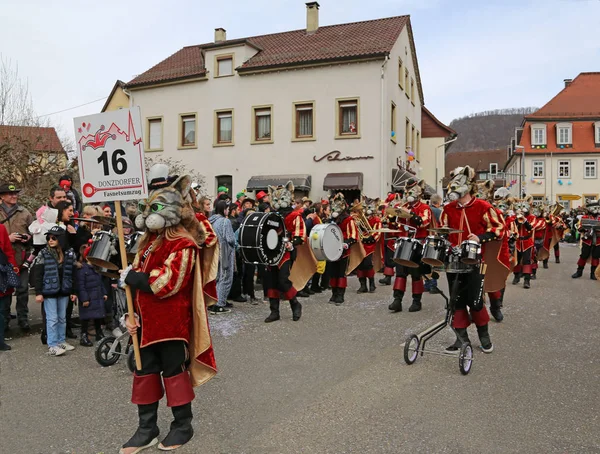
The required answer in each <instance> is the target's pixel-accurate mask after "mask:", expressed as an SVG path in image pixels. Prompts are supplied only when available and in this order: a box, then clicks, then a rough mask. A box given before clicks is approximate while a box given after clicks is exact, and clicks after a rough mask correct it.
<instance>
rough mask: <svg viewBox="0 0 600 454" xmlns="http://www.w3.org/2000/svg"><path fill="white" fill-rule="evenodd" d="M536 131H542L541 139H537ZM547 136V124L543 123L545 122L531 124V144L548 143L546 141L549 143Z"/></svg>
mask: <svg viewBox="0 0 600 454" xmlns="http://www.w3.org/2000/svg"><path fill="white" fill-rule="evenodd" d="M536 131H541V133H542V138H541V140H537V138H536ZM546 137H547V136H546V125H543V124H532V125H531V145H533V146H536V145H546V143H547V139H546Z"/></svg>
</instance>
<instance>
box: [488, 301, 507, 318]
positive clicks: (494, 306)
mask: <svg viewBox="0 0 600 454" xmlns="http://www.w3.org/2000/svg"><path fill="white" fill-rule="evenodd" d="M501 307H502V300H490V313H491V314H492V317H494V320H496V321H497V322H501V321H502V320H504V314H502V311H501V310H500V308H501Z"/></svg>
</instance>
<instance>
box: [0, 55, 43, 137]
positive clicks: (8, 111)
mask: <svg viewBox="0 0 600 454" xmlns="http://www.w3.org/2000/svg"><path fill="white" fill-rule="evenodd" d="M0 125H18V126H39V124H38V119H37V118H36V116H35V112H34V109H33V101H32V100H31V95H30V93H29V86H28V84H27V81H23V80H22V79H21V77H20V75H19V66H18V65H17V64H16V63H15V64H13V62H12V61H11V60H9V59H7V58H4V57H3V56H2V55H0Z"/></svg>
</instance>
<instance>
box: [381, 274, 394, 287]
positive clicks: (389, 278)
mask: <svg viewBox="0 0 600 454" xmlns="http://www.w3.org/2000/svg"><path fill="white" fill-rule="evenodd" d="M379 283H380V284H381V285H392V276H383V279H379Z"/></svg>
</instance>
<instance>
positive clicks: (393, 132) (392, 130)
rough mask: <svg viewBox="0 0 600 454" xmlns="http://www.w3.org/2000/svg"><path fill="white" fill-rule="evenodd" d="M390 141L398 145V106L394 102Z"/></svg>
mask: <svg viewBox="0 0 600 454" xmlns="http://www.w3.org/2000/svg"><path fill="white" fill-rule="evenodd" d="M390 140H391V141H392V142H394V143H396V104H395V103H394V102H393V101H392V111H391V115H390Z"/></svg>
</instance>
